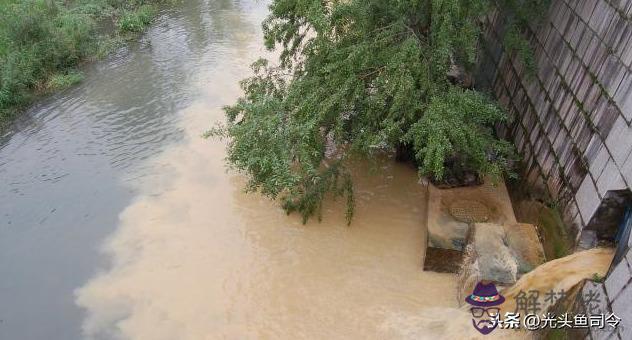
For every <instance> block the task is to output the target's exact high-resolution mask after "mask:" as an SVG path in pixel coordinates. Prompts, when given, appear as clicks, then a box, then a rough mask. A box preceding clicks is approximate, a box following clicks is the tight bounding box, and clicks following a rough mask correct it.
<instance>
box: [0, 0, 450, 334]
mask: <svg viewBox="0 0 632 340" xmlns="http://www.w3.org/2000/svg"><path fill="white" fill-rule="evenodd" d="M265 15H266V3H265V2H261V1H255V0H251V1H237V0H233V1H229V0H224V1H222V0H215V1H213V0H209V1H202V0H192V1H182V4H181V5H178V6H176V7H174V8H172V9H167V10H165V11H164V12H163V13H162V14H161V15H160V16H159V18H158V19H157V20H156V23H155V24H154V26H153V27H152V28H151V29H150V30H149V31H148V32H147V33H146V34H145V35H144V36H143V37H142V38H141V39H140V41H139V42H138V43H134V44H131V45H130V46H128V47H126V48H124V49H122V50H120V51H118V52H117V53H115V54H114V55H113V56H111V57H109V58H108V59H107V60H105V61H101V62H98V63H96V64H93V65H91V66H88V69H87V70H86V74H87V76H86V80H85V81H84V82H83V83H82V84H81V85H79V86H78V87H76V88H73V89H71V90H68V91H65V92H63V93H60V94H58V95H55V96H54V97H52V98H49V99H47V100H45V101H43V102H41V103H39V104H38V105H36V106H35V107H33V108H32V109H31V110H30V111H29V112H28V114H27V115H25V118H24V119H23V120H22V121H21V122H19V124H18V125H17V127H16V129H15V131H13V132H10V133H9V134H7V135H5V136H4V137H2V141H1V142H0V143H1V144H0V148H1V149H0V180H1V183H2V187H1V188H2V190H0V206H1V209H0V214H1V216H2V217H1V219H0V222H1V224H0V339H27V340H28V339H65V340H70V339H82V338H88V339H119V338H123V339H148V340H160V339H178V340H180V339H182V340H185V339H196V340H197V339H222V338H223V339H249V338H253V339H254V338H258V339H343V338H366V339H377V338H380V339H386V338H394V339H399V338H419V337H420V336H423V335H424V334H425V333H424V327H425V326H428V325H427V324H424V323H423V322H418V321H419V320H418V315H420V313H421V312H422V311H423V310H426V311H427V308H429V307H454V306H456V304H457V303H456V301H455V300H454V296H455V292H456V287H455V282H454V279H453V277H452V276H451V275H442V274H436V273H427V272H423V271H422V270H421V266H422V261H423V258H422V257H423V252H424V244H425V241H426V239H425V237H426V235H425V224H424V218H425V204H424V198H425V192H424V190H423V188H422V186H421V185H419V184H418V183H417V177H416V174H415V171H414V170H412V169H410V168H407V167H406V166H403V165H398V164H395V163H394V162H392V160H390V159H381V160H378V161H377V162H376V164H374V165H373V168H374V169H375V170H374V171H368V170H367V169H368V168H369V167H368V166H367V165H366V164H358V165H357V171H356V184H357V187H356V191H357V198H356V200H357V210H356V217H355V219H354V221H353V224H352V226H351V227H347V226H346V223H345V220H344V216H343V215H344V203H343V202H328V203H327V204H326V209H325V214H324V220H323V221H322V222H321V223H309V224H308V225H302V224H301V223H300V219H299V218H298V217H297V216H286V215H285V214H284V212H283V211H282V210H281V209H280V208H279V207H278V205H276V204H275V203H274V202H270V201H269V200H267V199H264V198H261V197H260V196H258V195H246V194H244V193H243V192H242V189H243V186H244V179H243V178H242V177H240V176H239V175H238V174H235V173H231V172H227V171H226V169H225V167H224V163H223V157H224V144H223V142H222V141H217V140H204V139H202V138H200V135H201V133H202V132H203V131H204V130H205V129H207V128H208V127H209V126H211V125H212V123H213V122H215V121H218V120H221V119H222V118H223V113H222V111H221V107H222V106H223V105H226V104H230V103H232V102H233V101H234V100H235V98H237V97H238V95H239V88H238V86H237V82H238V81H239V80H240V79H242V78H243V77H245V76H247V75H248V74H249V69H248V65H249V64H250V62H252V61H253V60H254V59H255V58H256V57H258V56H259V55H261V54H264V53H265V51H263V49H262V43H261V32H260V22H261V20H262V19H263V18H264V17H265ZM426 314H427V312H426ZM424 325H425V326H424ZM428 335H430V333H428Z"/></svg>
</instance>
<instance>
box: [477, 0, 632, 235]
mask: <svg viewBox="0 0 632 340" xmlns="http://www.w3.org/2000/svg"><path fill="white" fill-rule="evenodd" d="M631 18H632V0H552V2H551V7H550V9H549V12H548V14H547V16H546V18H544V20H543V22H542V23H541V24H540V25H539V26H538V27H532V28H531V29H530V30H529V32H527V35H528V37H529V40H530V43H531V46H532V48H533V51H534V52H535V58H536V63H537V71H536V74H532V75H529V74H528V72H526V71H525V67H524V65H523V64H522V62H521V61H520V60H518V59H517V58H515V57H513V56H512V55H510V54H508V53H504V51H503V50H502V47H501V44H500V38H499V37H501V36H502V33H503V20H504V18H503V16H502V15H500V14H499V13H494V14H492V15H490V16H488V17H487V20H486V23H487V25H486V30H487V31H486V32H485V33H486V34H485V36H486V39H487V42H486V44H485V45H486V48H485V51H486V53H485V55H484V56H483V57H482V60H481V64H480V69H479V72H478V75H477V78H476V86H478V87H479V88H487V89H489V90H490V91H492V92H493V93H494V95H495V96H496V97H497V98H498V99H499V101H500V103H501V104H502V105H503V106H504V107H505V108H506V109H507V111H508V112H509V114H510V121H509V122H508V124H505V125H503V126H499V128H498V130H499V133H500V134H501V136H503V137H506V138H508V139H511V140H513V141H514V143H515V145H516V147H517V149H518V151H519V152H520V154H521V156H522V160H523V164H524V173H523V174H522V176H523V178H525V179H526V181H527V182H528V183H529V184H530V185H531V186H532V187H534V188H537V189H539V191H541V192H544V193H546V195H548V196H549V197H550V198H552V199H553V200H556V201H557V202H559V203H560V207H561V208H562V209H561V210H562V215H563V217H564V222H565V224H566V225H567V226H569V229H571V230H572V231H575V232H577V234H576V235H577V237H579V233H578V232H579V231H581V230H582V229H583V227H584V226H586V225H587V224H588V223H589V221H590V219H591V218H592V216H593V215H594V213H595V211H596V210H597V208H598V206H599V205H600V203H601V201H602V199H603V198H604V196H605V195H606V193H607V192H608V191H610V190H620V189H626V188H628V189H629V188H630V185H632V156H631V153H632V126H631V123H632V19H631Z"/></svg>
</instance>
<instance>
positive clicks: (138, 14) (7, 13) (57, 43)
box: [0, 0, 172, 131]
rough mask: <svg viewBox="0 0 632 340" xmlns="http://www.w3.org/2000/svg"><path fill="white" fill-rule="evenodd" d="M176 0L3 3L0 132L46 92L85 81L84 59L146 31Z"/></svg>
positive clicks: (13, 0) (20, 0)
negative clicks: (167, 4)
mask: <svg viewBox="0 0 632 340" xmlns="http://www.w3.org/2000/svg"><path fill="white" fill-rule="evenodd" d="M170 1H172V0H134V1H123V0H79V1H51V0H46V1H44V0H10V1H4V2H1V3H0V131H1V130H3V129H4V128H6V126H7V124H9V123H10V122H11V121H12V120H13V119H14V118H15V117H16V116H17V115H18V114H19V113H20V112H21V111H22V110H23V109H24V108H25V107H26V106H27V105H29V104H30V103H32V102H33V100H34V99H36V98H37V97H40V96H42V95H45V94H48V93H51V92H54V91H59V90H61V89H64V88H67V87H69V86H71V85H73V84H76V83H77V82H80V81H81V80H82V79H83V74H82V73H81V71H79V70H78V66H79V65H80V64H81V63H84V62H87V61H91V60H94V59H98V58H100V57H103V56H105V55H106V54H108V53H109V52H110V51H112V50H113V48H114V47H115V46H118V45H119V44H120V43H121V42H122V41H124V40H125V39H128V38H129V37H133V36H135V35H134V33H136V32H140V31H142V30H144V28H145V27H147V25H149V23H150V22H151V20H152V18H153V16H154V14H155V13H156V6H157V5H158V4H161V3H165V2H170Z"/></svg>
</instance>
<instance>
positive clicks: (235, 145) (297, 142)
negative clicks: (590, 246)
mask: <svg viewBox="0 0 632 340" xmlns="http://www.w3.org/2000/svg"><path fill="white" fill-rule="evenodd" d="M541 5H542V4H541V2H540V1H533V0H532V1H512V0H506V1H502V2H500V3H496V4H492V3H491V2H490V1H486V0H426V1H424V0H343V1H338V0H330V1H322V0H275V1H273V3H272V4H271V6H270V10H271V13H270V15H269V17H268V18H267V19H266V20H265V21H264V23H263V28H264V37H265V43H266V47H267V48H269V49H271V50H272V49H275V48H277V47H281V48H280V51H279V52H280V55H279V62H278V65H275V66H273V65H272V64H271V63H270V62H269V61H267V60H264V59H261V60H259V61H257V62H255V63H254V64H253V69H254V76H253V77H251V78H248V79H245V80H244V81H243V82H242V84H241V85H242V88H243V90H244V96H243V97H242V98H240V99H239V100H238V101H237V102H236V103H235V104H234V105H232V106H229V107H226V108H225V111H226V115H227V123H226V125H225V126H222V127H219V128H217V129H214V130H212V131H211V132H210V134H211V135H218V134H219V135H223V136H225V137H228V139H229V144H228V157H227V161H228V163H229V164H230V165H231V166H232V167H233V168H235V169H237V170H240V171H243V172H245V173H246V174H247V175H248V176H249V179H250V181H249V184H248V189H249V190H252V191H260V192H262V193H263V194H265V195H267V196H269V197H272V198H280V199H281V200H282V202H283V206H284V208H285V209H286V210H287V212H288V213H290V212H293V211H297V212H299V213H301V214H302V216H303V218H304V221H306V220H307V219H308V218H309V217H310V216H312V215H314V214H317V215H319V216H320V214H319V212H320V208H321V204H322V200H323V198H324V197H325V195H326V194H327V193H330V192H331V193H333V194H334V195H335V196H344V197H346V200H347V202H348V213H347V217H348V219H349V221H350V219H351V216H352V213H353V186H352V183H351V176H350V173H349V170H348V169H347V168H346V167H345V160H346V159H348V157H350V155H362V156H369V155H371V154H372V153H374V152H381V151H389V150H393V149H394V148H397V147H401V146H406V147H408V148H410V149H412V152H413V154H414V158H415V159H416V161H417V164H419V170H420V173H421V174H422V175H427V176H430V177H431V178H433V179H435V180H437V181H441V180H442V178H443V177H444V173H445V168H446V164H447V162H448V161H449V162H450V164H459V166H462V167H464V168H466V169H470V170H471V171H474V172H475V173H477V174H479V175H494V176H502V175H503V174H504V173H506V171H507V170H508V159H509V156H510V155H511V154H512V147H511V145H510V144H509V143H508V142H505V141H501V140H498V139H497V138H496V137H495V136H494V133H493V128H492V127H493V125H494V124H495V123H498V122H501V121H503V120H504V119H505V114H504V113H503V111H502V110H501V109H500V108H499V107H498V106H497V105H496V104H495V103H494V102H493V101H492V100H490V99H489V98H487V97H486V96H484V95H483V94H481V93H479V92H476V91H474V90H471V89H466V88H462V87H460V86H458V85H455V84H454V82H453V81H451V77H450V76H449V74H450V72H451V71H452V70H453V69H454V68H455V67H460V68H463V69H470V68H471V67H472V66H473V65H474V63H475V62H476V59H477V54H478V46H479V36H480V31H479V24H480V22H479V20H480V18H481V17H482V16H484V15H485V14H487V13H488V12H489V11H490V10H492V8H493V7H494V6H499V7H498V8H500V9H501V10H503V11H506V12H505V14H507V18H510V19H509V21H510V25H511V27H510V29H509V31H510V32H514V33H515V32H519V25H520V24H527V23H528V21H527V20H526V19H525V18H526V15H527V14H528V15H532V12H533V11H531V10H530V9H532V8H536V7H538V8H539V7H541ZM516 27H518V28H516ZM516 36H519V34H512V43H513V45H514V46H515V47H516V48H521V47H523V46H525V44H521V43H520V42H519V41H518V42H516ZM518 52H524V49H521V50H520V51H518ZM523 54H525V53H523ZM525 55H526V54H525Z"/></svg>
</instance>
